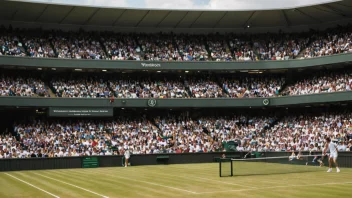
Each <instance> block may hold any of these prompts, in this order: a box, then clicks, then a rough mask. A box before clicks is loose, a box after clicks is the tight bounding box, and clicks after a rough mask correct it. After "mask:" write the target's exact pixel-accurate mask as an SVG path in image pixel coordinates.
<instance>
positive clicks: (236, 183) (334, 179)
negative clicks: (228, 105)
mask: <svg viewBox="0 0 352 198" xmlns="http://www.w3.org/2000/svg"><path fill="white" fill-rule="evenodd" d="M218 167H219V165H218V164H217V163H210V164H183V165H158V166H131V167H128V168H125V167H114V168H92V169H60V170H40V171H17V172H1V173H0V197H2V198H3V197H36V198H37V197H75V198H78V197H111V198H112V197H124V198H128V197H192V198H198V197H202V198H204V197H233V196H240V197H307V198H308V197H319V198H323V197H339V198H341V197H351V189H352V169H347V168H341V173H336V169H334V172H332V173H326V170H327V168H326V167H323V168H321V171H320V170H319V171H314V172H305V173H287V174H267V175H251V176H235V177H222V178H220V177H219V168H218ZM239 168H240V167H239ZM244 168H246V167H244ZM247 168H248V167H247ZM251 168H252V167H251ZM257 168H259V167H258V166H257V167H255V169H257ZM246 170H247V171H248V169H246ZM253 171H255V170H253Z"/></svg>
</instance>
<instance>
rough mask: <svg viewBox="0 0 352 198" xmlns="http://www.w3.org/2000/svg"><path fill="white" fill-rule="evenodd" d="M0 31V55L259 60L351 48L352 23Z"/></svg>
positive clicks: (109, 58) (345, 50)
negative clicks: (238, 30) (299, 28)
mask: <svg viewBox="0 0 352 198" xmlns="http://www.w3.org/2000/svg"><path fill="white" fill-rule="evenodd" d="M38 32H39V33H38ZM0 35H1V36H0V44H1V47H2V49H1V54H0V55H13V56H30V57H56V58H65V59H96V60H100V59H104V60H146V61H257V60H288V59H295V58H301V59H304V58H312V57H319V56H326V55H332V54H339V53H349V52H352V44H351V39H352V38H351V37H352V33H351V25H347V26H343V27H336V28H334V29H329V30H327V31H321V32H318V31H314V32H309V33H308V32H305V33H283V32H280V33H276V34H274V33H267V34H255V35H250V36H249V35H235V34H227V35H220V34H218V33H217V34H208V35H188V34H173V33H157V34H136V33H134V34H133V33H130V34H121V33H112V32H102V33H99V34H98V33H97V32H85V31H82V30H81V31H79V32H63V31H52V32H44V31H41V30H37V31H35V30H21V31H20V30H17V31H11V29H4V28H3V29H1V34H0ZM31 35H33V36H31ZM301 53H303V55H301Z"/></svg>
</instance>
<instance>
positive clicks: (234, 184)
mask: <svg viewBox="0 0 352 198" xmlns="http://www.w3.org/2000/svg"><path fill="white" fill-rule="evenodd" d="M154 173H155V174H159V175H165V176H170V177H180V178H190V179H197V180H208V181H212V182H218V183H222V184H228V185H233V186H241V187H246V188H256V187H251V186H246V185H242V184H236V183H230V182H224V181H218V180H213V179H208V178H203V177H191V176H181V175H171V174H164V173H158V172H153V174H154Z"/></svg>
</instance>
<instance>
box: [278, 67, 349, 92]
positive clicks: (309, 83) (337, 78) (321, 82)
mask: <svg viewBox="0 0 352 198" xmlns="http://www.w3.org/2000/svg"><path fill="white" fill-rule="evenodd" d="M351 87H352V72H351V71H346V72H342V73H341V72H340V73H335V72H321V73H319V74H316V75H314V76H311V75H310V76H308V77H306V78H305V79H303V80H299V81H297V82H296V83H295V84H294V85H291V86H288V87H286V89H285V90H284V91H283V95H305V94H317V93H328V92H338V91H351Z"/></svg>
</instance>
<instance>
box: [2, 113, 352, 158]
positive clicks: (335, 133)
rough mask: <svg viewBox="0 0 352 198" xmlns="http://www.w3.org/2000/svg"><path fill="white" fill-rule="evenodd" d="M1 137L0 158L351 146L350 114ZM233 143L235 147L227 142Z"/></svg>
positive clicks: (21, 130)
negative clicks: (326, 144) (327, 143)
mask: <svg viewBox="0 0 352 198" xmlns="http://www.w3.org/2000/svg"><path fill="white" fill-rule="evenodd" d="M14 132H15V134H16V135H15V136H12V135H10V134H7V135H6V134H5V135H1V136H0V158H27V157H68V156H91V155H119V154H122V153H123V152H124V151H125V150H127V149H128V150H130V151H131V152H132V153H133V154H157V153H185V152H186V153H188V152H189V153H193V152H223V151H229V149H230V150H231V149H232V151H239V152H253V151H258V152H265V151H287V152H291V151H306V152H319V151H322V149H323V145H324V139H325V137H326V136H329V137H331V138H332V139H333V141H334V142H337V144H338V150H339V151H352V150H351V149H352V114H351V113H336V114H335V113H326V114H320V115H300V116H288V117H283V118H277V117H275V116H272V117H270V116H269V117H259V116H258V117H250V116H243V115H242V116H225V117H221V116H220V117H200V118H198V119H192V118H190V117H188V116H186V114H183V115H180V116H171V115H170V116H163V117H156V118H155V119H153V120H151V121H148V120H147V119H144V118H141V119H136V118H134V119H128V118H122V117H120V118H118V119H114V120H108V121H106V120H105V121H102V120H100V121H97V120H95V121H88V120H81V121H71V122H64V121H38V120H37V121H32V122H30V123H28V122H26V123H22V124H15V125H14ZM230 142H235V145H234V147H233V148H232V147H230V146H229V145H228V144H229V143H230Z"/></svg>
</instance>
